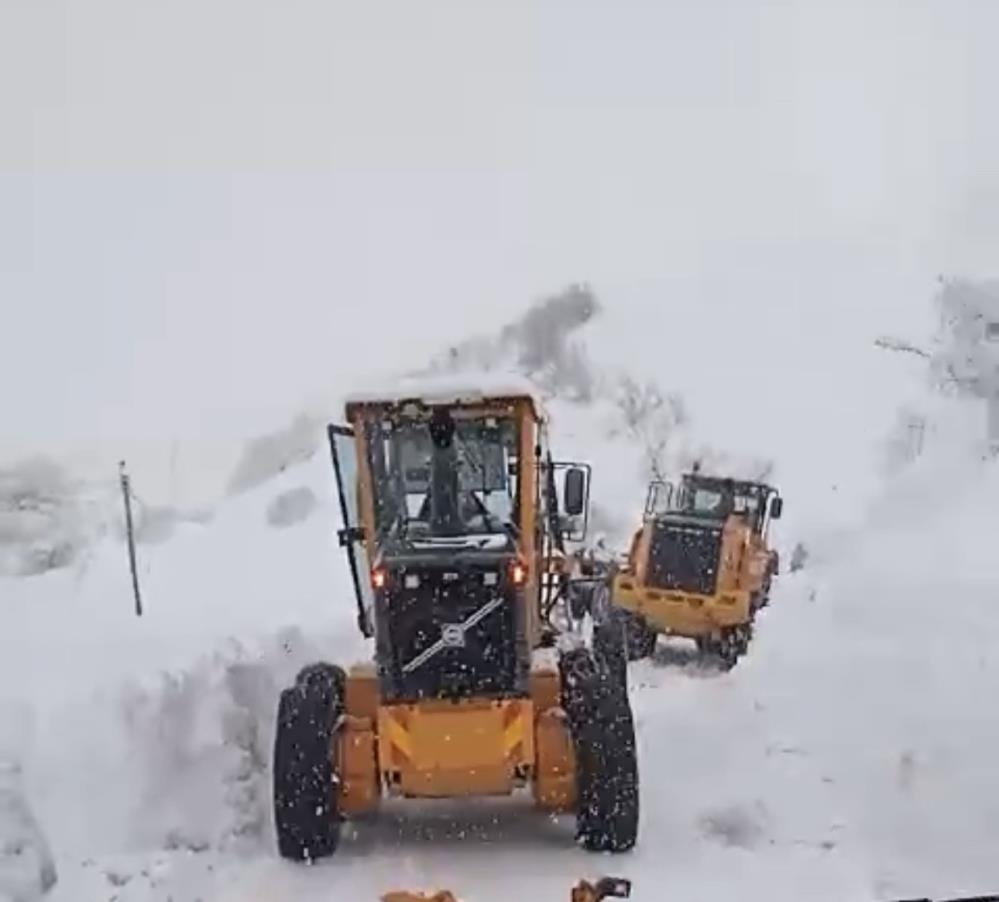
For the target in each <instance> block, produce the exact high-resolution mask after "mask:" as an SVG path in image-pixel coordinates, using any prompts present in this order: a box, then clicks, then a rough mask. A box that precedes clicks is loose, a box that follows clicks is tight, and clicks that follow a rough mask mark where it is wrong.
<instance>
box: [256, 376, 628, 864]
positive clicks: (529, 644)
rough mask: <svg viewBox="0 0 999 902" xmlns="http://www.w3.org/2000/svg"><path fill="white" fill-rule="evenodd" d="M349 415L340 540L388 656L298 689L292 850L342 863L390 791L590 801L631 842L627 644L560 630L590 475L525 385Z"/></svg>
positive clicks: (343, 429)
mask: <svg viewBox="0 0 999 902" xmlns="http://www.w3.org/2000/svg"><path fill="white" fill-rule="evenodd" d="M346 419H347V424H346V425H344V426H331V427H329V438H330V446H331V450H332V455H333V463H334V467H335V472H336V477H337V482H338V486H339V492H340V502H341V512H342V515H343V521H344V527H345V528H344V529H343V530H341V532H340V544H341V545H342V546H343V547H344V549H345V551H346V554H347V559H348V562H349V566H350V571H351V576H352V581H353V587H354V591H355V594H356V600H357V612H358V625H359V627H360V629H361V631H362V632H363V634H364V635H365V636H367V637H371V638H373V639H374V661H373V662H372V663H371V664H363V665H355V666H353V667H350V668H349V669H344V668H342V667H340V666H338V665H337V664H335V663H327V662H320V663H316V664H312V665H310V666H307V667H305V668H304V669H303V670H302V671H301V672H300V673H299V675H298V677H297V679H296V681H295V684H294V685H293V686H291V687H289V688H287V689H286V690H285V691H284V692H282V694H281V698H280V704H279V710H278V714H277V730H276V736H275V742H274V760H273V792H274V819H275V827H276V832H277V842H278V848H279V851H280V854H281V855H282V856H284V857H286V858H289V859H297V860H302V859H309V860H311V859H318V858H322V857H325V856H329V855H332V854H333V853H334V852H335V851H336V849H337V847H338V842H339V837H340V827H341V821H342V820H343V819H344V818H347V817H350V816H352V815H358V814H361V813H365V812H370V811H372V810H374V809H375V808H377V807H378V805H379V802H380V800H381V799H382V798H383V797H386V796H388V797H402V798H409V799H440V798H454V797H461V796H508V795H512V794H514V793H517V792H521V791H523V792H525V793H526V792H527V791H529V792H530V794H531V795H532V796H533V801H534V803H535V804H536V806H537V807H538V808H540V809H541V810H543V811H547V812H574V813H575V816H576V836H577V841H578V842H579V843H580V844H581V845H582V846H583V847H584V848H586V849H589V850H593V851H612V852H621V851H626V850H628V849H630V848H632V846H633V845H634V843H635V842H636V838H637V832H638V765H637V757H636V745H635V733H634V723H633V719H632V713H631V708H630V703H629V700H628V694H627V683H626V680H625V679H624V677H623V668H624V666H625V648H624V643H623V639H621V638H620V631H619V632H618V634H617V637H618V638H617V639H616V640H615V636H614V635H613V634H611V633H608V634H606V635H604V636H603V638H602V641H600V642H598V641H597V639H598V638H600V637H593V638H591V639H589V640H584V639H583V638H582V636H581V635H573V634H568V633H566V632H565V631H564V630H563V629H562V628H560V627H556V626H555V625H553V624H554V623H555V622H556V618H555V617H554V616H553V615H552V609H553V605H554V603H555V601H556V600H557V599H558V598H560V597H561V598H564V597H565V596H566V588H567V585H566V583H567V581H568V580H569V576H567V574H566V571H565V568H564V567H563V566H561V564H560V562H563V561H564V560H565V554H564V547H565V542H566V541H567V540H581V539H582V538H583V534H584V533H585V528H586V512H587V508H588V498H589V472H590V471H589V467H587V466H585V465H576V464H567V463H556V462H555V461H553V459H552V457H551V454H550V452H549V449H548V428H547V421H546V418H545V416H544V414H543V411H542V410H541V408H540V405H539V403H537V402H536V401H535V400H534V399H533V398H532V397H531V396H530V395H529V394H526V393H517V392H511V393H508V394H507V393H502V392H501V393H498V394H495V395H489V396H486V395H482V394H479V393H469V392H452V393H447V394H443V395H442V394H433V395H426V394H423V395H420V396H419V397H408V396H404V397H384V396H377V397H374V398H369V399H364V400H355V401H352V402H349V403H348V404H347V405H346ZM559 485H560V486H561V491H559V488H558V486H559ZM615 641H616V642H617V644H615Z"/></svg>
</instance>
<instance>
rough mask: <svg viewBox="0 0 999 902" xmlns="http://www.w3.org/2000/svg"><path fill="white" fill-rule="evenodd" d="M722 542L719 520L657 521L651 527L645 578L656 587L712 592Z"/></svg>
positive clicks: (699, 592)
mask: <svg viewBox="0 0 999 902" xmlns="http://www.w3.org/2000/svg"><path fill="white" fill-rule="evenodd" d="M721 544H722V527H721V524H716V523H703V522H697V521H690V520H659V521H657V522H656V523H655V524H654V525H653V527H652V545H651V548H650V550H649V568H648V574H647V577H646V582H647V583H648V585H650V586H654V587H656V588H658V589H677V590H679V591H682V592H694V593H697V594H699V595H713V594H714V592H715V588H716V586H717V584H718V564H719V560H720V557H721Z"/></svg>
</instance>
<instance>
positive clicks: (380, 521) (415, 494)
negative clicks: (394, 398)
mask: <svg viewBox="0 0 999 902" xmlns="http://www.w3.org/2000/svg"><path fill="white" fill-rule="evenodd" d="M369 448H370V449H371V467H372V473H373V476H374V487H375V512H376V522H377V528H378V534H379V536H380V537H381V538H383V539H397V540H401V541H404V542H411V543H421V542H432V543H440V542H451V543H453V542H458V543H462V542H471V543H472V544H474V545H476V546H478V547H484V546H487V545H488V546H490V547H492V546H498V547H502V546H505V545H506V544H508V543H509V542H510V541H511V540H512V539H513V538H514V537H515V536H516V530H517V515H516V498H517V474H518V461H517V435H516V428H515V426H514V423H513V421H512V420H510V419H505V418H499V417H495V418H494V417H489V418H461V417H459V416H455V417H454V419H453V420H450V427H449V429H448V430H447V435H446V436H444V437H443V438H442V435H441V432H440V431H438V432H436V433H435V432H434V429H433V423H432V422H431V421H430V420H427V419H415V418H414V419H391V418H389V419H379V420H377V421H373V422H371V423H370V425H369Z"/></svg>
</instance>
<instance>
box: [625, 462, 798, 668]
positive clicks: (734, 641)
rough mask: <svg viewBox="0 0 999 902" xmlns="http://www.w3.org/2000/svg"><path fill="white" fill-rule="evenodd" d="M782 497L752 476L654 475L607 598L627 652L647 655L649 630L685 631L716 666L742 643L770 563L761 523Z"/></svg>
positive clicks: (774, 560) (773, 570)
mask: <svg viewBox="0 0 999 902" xmlns="http://www.w3.org/2000/svg"><path fill="white" fill-rule="evenodd" d="M782 509H783V499H782V498H781V497H780V495H779V494H778V492H777V489H775V488H774V487H773V486H770V485H767V484H765V483H762V482H751V481H745V480H736V479H730V478H726V477H721V476H706V475H704V474H702V473H701V472H700V471H699V470H694V471H693V472H690V473H686V474H684V475H683V477H682V478H681V480H680V483H679V484H678V485H674V484H672V483H669V482H665V481H654V482H653V483H652V484H651V485H650V486H649V493H648V496H647V499H646V505H645V516H644V521H643V524H642V527H641V529H639V530H638V532H637V533H636V534H635V536H634V538H633V540H632V544H631V549H630V551H629V553H628V557H627V562H626V563H625V564H624V565H623V566H622V567H620V568H619V570H618V572H617V573H616V574H615V576H614V578H613V583H612V590H611V601H612V604H613V606H614V607H615V608H616V609H619V610H623V611H624V612H625V617H626V624H625V632H626V635H627V645H628V656H629V658H630V659H631V660H638V659H640V658H643V657H647V656H648V655H651V654H652V652H653V651H654V649H655V646H656V641H657V638H658V636H659V635H670V636H683V637H686V638H689V639H693V640H694V641H695V642H696V643H697V647H698V650H699V652H700V653H701V655H702V656H704V657H706V658H710V659H713V660H715V661H717V662H718V663H720V664H721V666H722V667H723V668H725V669H730V668H732V667H734V666H735V664H736V663H737V661H738V659H739V658H740V657H741V656H742V655H744V654H745V653H746V651H747V649H748V647H749V643H750V640H751V639H752V634H753V622H754V619H755V616H756V612H757V611H758V610H759V609H760V608H761V607H763V606H765V605H766V604H767V602H768V600H769V597H770V587H771V581H772V579H773V577H774V576H775V575H776V574H777V572H778V567H779V561H778V555H777V552H776V551H775V550H773V549H771V548H770V547H769V544H768V532H769V527H770V523H771V521H773V520H776V519H778V518H779V517H780V515H781V511H782Z"/></svg>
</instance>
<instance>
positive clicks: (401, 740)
mask: <svg viewBox="0 0 999 902" xmlns="http://www.w3.org/2000/svg"><path fill="white" fill-rule="evenodd" d="M533 712H534V706H533V704H532V703H531V701H530V700H529V699H514V700H506V701H492V700H468V701H463V702H458V703H454V702H443V701H436V700H435V701H426V702H421V703H417V704H411V705H393V706H386V707H383V708H382V709H381V710H380V711H379V714H378V724H379V749H378V758H379V762H380V767H381V769H382V771H383V772H385V773H386V774H395V775H397V785H398V787H399V789H400V790H401V791H402V793H403V794H404V795H412V796H423V797H432V798H437V797H445V796H456V795H480V794H481V795H490V794H505V793H509V792H510V791H512V789H513V786H514V782H515V772H516V771H517V770H518V768H521V767H523V766H530V765H532V764H533V763H534V730H533V721H534V713H533Z"/></svg>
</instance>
